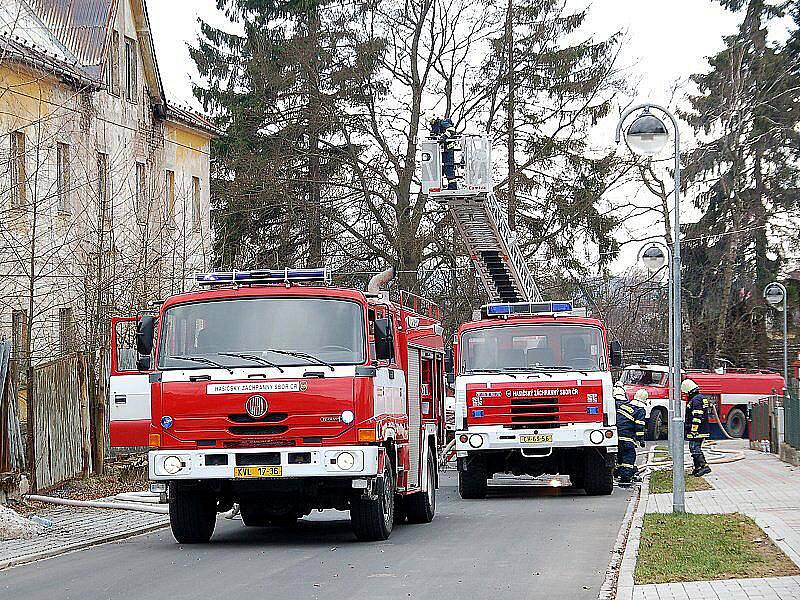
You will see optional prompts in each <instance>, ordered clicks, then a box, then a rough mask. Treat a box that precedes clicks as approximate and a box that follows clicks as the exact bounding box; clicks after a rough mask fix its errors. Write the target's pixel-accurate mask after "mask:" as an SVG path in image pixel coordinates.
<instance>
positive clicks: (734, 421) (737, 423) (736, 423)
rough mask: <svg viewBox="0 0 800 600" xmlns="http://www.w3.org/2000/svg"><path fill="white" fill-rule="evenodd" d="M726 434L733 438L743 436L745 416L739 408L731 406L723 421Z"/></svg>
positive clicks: (745, 427) (745, 425) (745, 423)
mask: <svg viewBox="0 0 800 600" xmlns="http://www.w3.org/2000/svg"><path fill="white" fill-rule="evenodd" d="M725 430H726V431H727V432H728V435H729V436H731V437H735V438H741V437H744V434H745V432H746V431H747V417H746V416H745V414H744V411H743V410H742V409H741V408H732V409H731V410H730V412H729V413H728V418H727V419H726V422H725Z"/></svg>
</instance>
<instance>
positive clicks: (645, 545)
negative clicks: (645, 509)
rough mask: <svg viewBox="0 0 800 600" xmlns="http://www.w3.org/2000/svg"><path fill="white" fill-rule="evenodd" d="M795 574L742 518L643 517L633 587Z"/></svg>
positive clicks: (794, 568) (792, 566) (788, 562)
mask: <svg viewBox="0 0 800 600" xmlns="http://www.w3.org/2000/svg"><path fill="white" fill-rule="evenodd" d="M797 574H800V569H798V568H797V565H795V564H794V563H793V562H792V561H791V560H789V559H788V558H787V557H786V555H785V554H784V553H783V552H782V551H781V550H780V549H779V548H778V547H777V546H775V544H773V543H772V540H770V539H769V537H768V536H767V534H766V533H764V532H763V531H762V530H761V528H760V527H759V526H758V525H756V524H755V523H754V522H753V521H752V519H750V518H749V517H746V516H744V515H742V514H739V513H734V514H728V515H693V514H682V515H676V514H647V515H645V517H644V525H643V527H642V537H641V542H640V545H639V557H638V560H637V561H636V573H635V576H634V580H635V582H636V583H637V584H644V583H670V582H675V581H709V580H712V579H729V578H736V577H743V578H746V577H779V576H783V575H797Z"/></svg>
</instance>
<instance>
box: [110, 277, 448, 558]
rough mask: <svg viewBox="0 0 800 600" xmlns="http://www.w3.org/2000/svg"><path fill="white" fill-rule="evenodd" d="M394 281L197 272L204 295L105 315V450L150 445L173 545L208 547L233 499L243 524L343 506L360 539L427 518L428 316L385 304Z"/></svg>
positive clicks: (432, 389)
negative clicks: (337, 283) (134, 314)
mask: <svg viewBox="0 0 800 600" xmlns="http://www.w3.org/2000/svg"><path fill="white" fill-rule="evenodd" d="M389 278H390V273H389V272H384V273H383V274H381V275H380V276H379V277H376V278H373V281H371V282H370V287H369V288H368V291H367V292H362V291H359V290H354V289H341V288H336V287H332V286H331V285H330V274H329V272H328V271H327V270H326V269H287V270H264V271H248V272H227V273H205V274H199V275H198V276H197V282H198V284H200V285H201V286H203V287H205V288H208V289H202V290H200V291H196V292H190V293H184V294H179V295H176V296H173V297H171V298H168V299H167V300H166V301H164V302H163V303H162V304H161V306H160V308H159V310H158V313H157V314H156V315H151V316H140V317H138V318H125V319H114V322H113V326H112V347H113V349H114V351H113V353H112V370H111V381H110V396H111V441H112V445H114V446H142V445H148V446H149V447H150V448H151V450H150V452H149V455H148V464H149V478H150V480H151V489H152V490H153V491H158V492H162V493H163V492H166V493H167V495H168V502H169V514H170V524H171V526H172V532H173V534H174V536H175V538H176V540H177V541H178V542H181V543H193V542H206V541H208V540H209V539H210V538H211V536H212V534H213V531H214V525H215V520H216V516H217V513H219V512H223V511H228V510H231V509H233V508H234V506H235V505H236V506H238V511H239V513H240V514H241V518H242V521H243V522H244V524H245V525H246V526H269V525H273V526H288V525H292V524H294V523H296V521H297V519H298V518H300V517H302V516H304V515H307V514H309V513H310V512H311V511H312V510H313V509H320V510H321V509H328V508H335V509H338V510H342V511H346V510H349V511H350V518H351V522H352V526H353V529H354V532H355V534H356V536H357V537H358V538H359V539H362V540H383V539H386V538H388V537H389V535H390V533H391V531H392V528H393V525H394V524H395V523H397V522H400V521H404V520H405V519H406V518H407V519H408V521H409V522H412V523H425V522H429V521H431V519H433V516H434V513H435V509H436V488H437V485H438V474H437V463H438V461H437V448H438V446H439V440H440V439H441V437H442V433H443V431H442V410H443V407H442V404H443V399H444V350H443V338H442V333H443V331H442V327H441V325H440V322H439V309H438V307H436V306H435V305H433V304H431V303H430V302H427V301H425V300H424V299H421V298H418V297H416V296H413V295H411V294H401V297H400V300H399V301H398V302H392V301H390V300H389V296H388V292H383V291H380V290H379V289H378V288H379V285H380V283H382V282H385V281H387V280H388V279H389ZM314 283H316V284H318V285H309V284H314ZM126 326H127V327H133V326H135V328H136V329H135V331H136V333H135V336H136V345H135V348H132V347H131V346H132V345H133V344H131V343H127V344H126V339H130V338H126V337H125V335H124V334H123V333H122V331H123V329H124V328H125V327H126Z"/></svg>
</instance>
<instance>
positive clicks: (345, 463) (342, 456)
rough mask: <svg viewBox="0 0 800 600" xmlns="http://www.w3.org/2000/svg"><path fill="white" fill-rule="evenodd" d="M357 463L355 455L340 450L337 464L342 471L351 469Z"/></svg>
mask: <svg viewBox="0 0 800 600" xmlns="http://www.w3.org/2000/svg"><path fill="white" fill-rule="evenodd" d="M355 464H356V459H355V457H354V456H353V455H352V454H350V453H349V452H339V454H338V455H337V456H336V466H337V467H339V468H340V469H341V470H342V471H349V470H350V469H352V468H353V465H355Z"/></svg>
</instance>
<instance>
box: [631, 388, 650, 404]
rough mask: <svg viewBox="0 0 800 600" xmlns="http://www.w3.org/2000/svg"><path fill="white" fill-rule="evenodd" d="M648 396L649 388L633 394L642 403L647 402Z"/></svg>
mask: <svg viewBox="0 0 800 600" xmlns="http://www.w3.org/2000/svg"><path fill="white" fill-rule="evenodd" d="M648 398H649V394H648V393H647V390H637V391H636V393H635V394H634V396H633V399H634V400H635V401H636V402H638V403H640V404H647V399H648Z"/></svg>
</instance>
